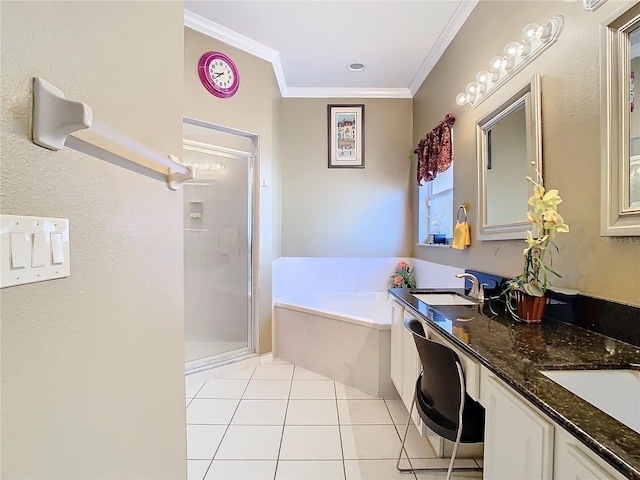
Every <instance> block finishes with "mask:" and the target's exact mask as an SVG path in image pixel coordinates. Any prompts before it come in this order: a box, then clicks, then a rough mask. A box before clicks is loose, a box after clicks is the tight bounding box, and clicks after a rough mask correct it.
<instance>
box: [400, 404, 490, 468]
mask: <svg viewBox="0 0 640 480" xmlns="http://www.w3.org/2000/svg"><path fill="white" fill-rule="evenodd" d="M415 404H416V399H415V397H414V398H413V402H411V408H410V409H409V417H408V418H407V425H406V426H405V428H404V435H403V436H402V443H401V444H400V453H399V454H398V461H397V462H396V469H397V470H398V471H399V472H401V473H407V472H447V480H450V478H451V473H452V472H454V471H455V472H460V471H467V472H481V471H482V467H458V468H453V464H454V462H455V459H456V455H457V454H458V446H459V445H460V437H461V434H462V428H460V429H459V430H458V435H457V439H456V443H455V444H454V446H453V452H452V455H451V461H450V462H449V467H448V468H446V467H432V468H400V460H401V459H402V450H404V444H405V443H406V440H407V434H408V433H409V425H411V414H412V413H413V407H414V406H415ZM407 458H408V455H407Z"/></svg>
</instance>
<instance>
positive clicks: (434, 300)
mask: <svg viewBox="0 0 640 480" xmlns="http://www.w3.org/2000/svg"><path fill="white" fill-rule="evenodd" d="M412 295H413V296H414V297H416V298H417V299H418V300H420V301H422V302H424V303H426V304H428V305H475V302H472V301H471V300H467V299H466V298H464V297H461V296H460V295H458V294H455V293H450V292H443V293H436V292H434V293H412Z"/></svg>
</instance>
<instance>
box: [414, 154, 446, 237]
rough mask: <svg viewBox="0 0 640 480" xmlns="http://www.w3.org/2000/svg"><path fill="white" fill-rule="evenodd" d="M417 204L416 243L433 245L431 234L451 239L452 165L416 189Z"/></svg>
mask: <svg viewBox="0 0 640 480" xmlns="http://www.w3.org/2000/svg"><path fill="white" fill-rule="evenodd" d="M418 202H419V205H418V216H419V218H418V242H419V243H433V242H432V241H431V242H428V241H427V239H428V237H429V235H432V234H442V235H445V236H446V238H448V239H449V238H453V163H452V164H451V166H450V167H449V168H448V169H447V170H445V171H444V172H442V173H439V174H438V176H437V177H436V178H435V179H434V180H433V181H431V182H426V183H424V184H423V185H422V186H420V187H419V188H418Z"/></svg>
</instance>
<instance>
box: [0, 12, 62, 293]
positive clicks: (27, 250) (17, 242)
mask: <svg viewBox="0 0 640 480" xmlns="http://www.w3.org/2000/svg"><path fill="white" fill-rule="evenodd" d="M0 1H1V0H0ZM70 238H71V235H70V232H69V219H68V218H52V217H29V216H25V215H3V214H0V288H7V287H14V286H16V285H24V284H27V283H36V282H42V281H45V280H52V279H55V278H64V277H68V276H69V275H71V250H70V248H69V241H70ZM52 260H53V261H52ZM54 262H55V263H54Z"/></svg>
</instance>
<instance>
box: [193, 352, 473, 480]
mask: <svg viewBox="0 0 640 480" xmlns="http://www.w3.org/2000/svg"><path fill="white" fill-rule="evenodd" d="M186 385H187V401H186V403H187V457H188V472H189V479H198V480H203V479H205V480H223V479H224V480H232V479H242V480H258V479H260V480H262V479H270V480H285V479H290V480H304V479H316V480H333V479H342V480H356V479H360V480H376V479H384V480H387V479H404V480H408V479H420V480H426V479H444V478H445V476H446V475H445V474H442V473H425V472H422V473H417V474H416V475H414V474H412V473H409V474H400V473H399V472H397V471H396V469H395V462H396V460H395V459H396V458H397V455H398V452H399V450H400V435H401V433H403V429H404V425H405V422H406V419H407V410H406V408H405V407H404V405H403V403H402V401H401V400H400V399H398V398H393V399H378V398H375V397H371V396H369V395H367V394H366V393H363V392H360V391H359V390H356V389H354V388H352V387H349V386H346V385H344V384H342V383H340V382H336V381H334V380H330V379H328V378H326V377H322V376H320V375H317V374H315V373H313V372H310V371H308V370H305V369H303V368H301V367H297V366H295V365H291V364H288V363H286V362H278V361H276V362H274V363H268V364H264V365H260V366H257V367H252V368H250V369H247V370H243V371H239V372H237V373H227V374H225V375H222V376H216V374H215V370H210V371H209V372H208V373H205V374H202V373H199V374H196V375H189V376H187V379H186ZM407 454H408V459H407V456H406V455H407ZM434 457H435V454H434V452H433V449H432V448H431V446H430V444H429V443H428V442H427V441H426V440H425V439H424V438H422V437H420V436H419V435H418V433H417V430H416V429H415V428H411V429H410V431H409V437H408V439H407V443H406V448H405V454H404V455H403V458H404V460H403V466H407V461H410V462H411V463H412V465H413V466H414V467H425V466H447V465H448V461H447V460H443V459H436V458H434ZM456 464H457V465H459V466H469V465H473V466H475V464H476V463H475V461H474V460H473V459H461V460H460V461H459V462H456ZM453 478H455V479H469V478H473V479H478V478H482V473H481V472H468V473H466V472H465V473H459V474H455V475H454V476H453Z"/></svg>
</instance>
